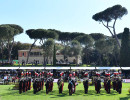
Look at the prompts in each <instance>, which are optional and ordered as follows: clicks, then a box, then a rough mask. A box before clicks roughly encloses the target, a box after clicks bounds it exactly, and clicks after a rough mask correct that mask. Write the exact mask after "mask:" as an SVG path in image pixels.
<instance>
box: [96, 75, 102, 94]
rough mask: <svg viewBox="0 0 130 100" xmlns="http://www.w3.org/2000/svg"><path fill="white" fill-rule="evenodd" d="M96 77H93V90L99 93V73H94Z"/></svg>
mask: <svg viewBox="0 0 130 100" xmlns="http://www.w3.org/2000/svg"><path fill="white" fill-rule="evenodd" d="M96 75H97V77H96V78H95V90H96V91H97V93H100V89H101V79H100V73H96Z"/></svg>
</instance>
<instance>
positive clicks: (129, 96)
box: [120, 94, 130, 100]
mask: <svg viewBox="0 0 130 100" xmlns="http://www.w3.org/2000/svg"><path fill="white" fill-rule="evenodd" d="M120 100H130V94H127V97H122V98H120Z"/></svg>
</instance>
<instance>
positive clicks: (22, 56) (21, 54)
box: [18, 49, 82, 64]
mask: <svg viewBox="0 0 130 100" xmlns="http://www.w3.org/2000/svg"><path fill="white" fill-rule="evenodd" d="M28 53H29V50H18V61H19V64H22V62H26V60H27V56H28ZM56 60H57V63H58V64H66V63H67V64H74V63H75V62H76V60H77V63H78V64H81V63H82V60H81V56H78V58H77V59H76V58H75V57H67V58H66V59H65V60H64V55H62V54H61V53H56ZM45 61H47V64H52V63H53V57H49V58H48V60H47V58H45ZM34 62H37V63H38V64H43V63H44V57H43V54H42V49H32V50H31V53H30V56H29V59H28V63H29V64H32V63H34Z"/></svg>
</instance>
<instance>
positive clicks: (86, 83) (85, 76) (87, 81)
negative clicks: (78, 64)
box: [83, 73, 89, 94]
mask: <svg viewBox="0 0 130 100" xmlns="http://www.w3.org/2000/svg"><path fill="white" fill-rule="evenodd" d="M83 85H84V90H85V94H87V93H88V87H89V78H88V73H85V74H84V79H83Z"/></svg>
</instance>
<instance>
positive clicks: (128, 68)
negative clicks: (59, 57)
mask: <svg viewBox="0 0 130 100" xmlns="http://www.w3.org/2000/svg"><path fill="white" fill-rule="evenodd" d="M0 69H58V70H60V69H61V70H62V69H84V70H85V69H88V70H94V69H99V70H103V69H108V70H120V69H123V70H130V67H70V66H67V67H37V66H36V67H26V66H25V67H0Z"/></svg>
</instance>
